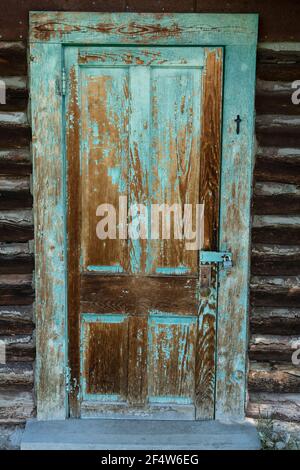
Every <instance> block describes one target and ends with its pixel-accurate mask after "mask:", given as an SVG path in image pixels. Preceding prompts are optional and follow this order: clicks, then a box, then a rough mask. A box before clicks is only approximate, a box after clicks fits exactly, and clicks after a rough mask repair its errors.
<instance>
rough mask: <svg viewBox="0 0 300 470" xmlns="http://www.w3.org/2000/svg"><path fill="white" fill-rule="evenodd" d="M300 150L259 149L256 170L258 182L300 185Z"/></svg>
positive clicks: (255, 175) (255, 174)
mask: <svg viewBox="0 0 300 470" xmlns="http://www.w3.org/2000/svg"><path fill="white" fill-rule="evenodd" d="M299 156H300V150H299V149H295V148H290V149H289V148H286V149H285V148H276V147H268V148H265V147H262V148H259V149H258V152H257V156H256V163H255V168H254V177H255V180H256V181H275V182H278V183H287V184H300V158H299Z"/></svg>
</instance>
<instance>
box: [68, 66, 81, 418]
mask: <svg viewBox="0 0 300 470" xmlns="http://www.w3.org/2000/svg"><path fill="white" fill-rule="evenodd" d="M77 74H78V71H77V68H76V67H75V66H73V67H72V69H71V70H70V76H69V77H68V80H69V94H68V96H67V102H66V109H67V116H66V124H67V125H66V158H67V168H68V188H67V221H66V223H67V228H66V229H67V233H68V245H67V250H68V265H67V269H68V281H67V289H68V339H69V344H68V364H69V367H70V374H71V383H72V384H74V385H75V386H74V389H73V387H72V388H71V390H70V392H69V409H70V415H71V417H72V416H73V417H79V409H78V400H77V394H78V387H79V383H80V358H79V354H80V353H79V347H80V343H79V335H80V333H79V321H80V319H79V311H80V310H79V300H80V299H79V295H80V274H79V269H80V268H79V263H80V233H81V178H80V176H79V174H80V170H79V168H80V140H79V112H80V111H79V103H78V88H77V80H78V77H77Z"/></svg>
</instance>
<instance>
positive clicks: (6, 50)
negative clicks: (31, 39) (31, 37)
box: [0, 41, 27, 77]
mask: <svg viewBox="0 0 300 470" xmlns="http://www.w3.org/2000/svg"><path fill="white" fill-rule="evenodd" d="M26 73H27V58H26V47H25V44H24V43H22V42H2V41H1V42H0V77H14V76H17V77H18V76H24V75H26Z"/></svg>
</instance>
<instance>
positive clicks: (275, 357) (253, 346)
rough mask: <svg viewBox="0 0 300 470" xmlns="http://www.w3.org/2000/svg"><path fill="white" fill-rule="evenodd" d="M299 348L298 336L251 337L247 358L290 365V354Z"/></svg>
mask: <svg viewBox="0 0 300 470" xmlns="http://www.w3.org/2000/svg"><path fill="white" fill-rule="evenodd" d="M299 347H300V337H299V336H281V335H252V337H251V339H250V349H249V357H250V359H251V360H254V361H262V362H265V361H275V362H276V363H279V362H287V363H289V364H291V359H292V354H293V353H294V352H295V351H297V349H299Z"/></svg>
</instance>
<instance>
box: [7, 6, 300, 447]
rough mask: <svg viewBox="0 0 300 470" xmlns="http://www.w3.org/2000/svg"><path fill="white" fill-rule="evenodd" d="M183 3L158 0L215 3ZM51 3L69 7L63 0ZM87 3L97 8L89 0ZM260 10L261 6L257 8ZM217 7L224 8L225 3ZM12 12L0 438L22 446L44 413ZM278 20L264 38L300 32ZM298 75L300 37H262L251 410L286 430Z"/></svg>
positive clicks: (299, 200) (292, 421) (298, 198)
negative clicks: (39, 410)
mask: <svg viewBox="0 0 300 470" xmlns="http://www.w3.org/2000/svg"><path fill="white" fill-rule="evenodd" d="M22 3H24V2H22ZM25 3H26V2H25ZM28 3H30V2H28ZM31 3H32V4H34V1H33V2H31ZM39 3H40V4H42V3H43V2H39ZM44 3H47V2H44ZM54 3H55V2H54ZM59 3H60V5H61V4H62V3H63V4H64V3H66V5H65V9H66V10H68V9H70V8H68V5H67V3H68V2H61V1H60V2H59ZM83 3H87V2H83ZM97 3H98V2H97ZM108 3H110V4H111V8H109V9H111V10H115V11H117V10H118V9H119V11H120V10H124V9H126V6H127V11H128V9H130V11H132V10H138V4H139V2H134V1H133V0H132V1H131V2H128V3H127V5H125V2H120V5H119V6H118V5H117V4H118V1H115V2H114V1H111V2H108ZM176 3H177V2H175V1H174V2H172V1H169V2H157V5H158V7H157V8H158V10H159V9H160V10H159V11H162V9H163V8H164V9H165V11H184V10H185V11H195V10H196V9H198V11H212V10H209V8H208V7H207V8H205V6H204V7H203V8H202V6H201V5H203V4H205V2H187V3H186V9H184V8H182V6H181V7H180V6H178V5H177V6H176V5H175V4H176ZM210 3H211V4H212V3H214V4H215V5H217V2H210ZM221 3H222V5H224V2H219V4H221ZM236 3H237V2H226V5H229V6H230V8H231V10H230V12H240V11H244V10H243V9H241V8H238V7H237V5H236ZM247 3H248V4H249V5H250V4H252V3H255V2H247ZM256 3H258V2H256ZM261 3H267V2H261ZM274 3H276V5H277V4H278V2H274ZM144 4H145V5H146V4H147V2H144ZM207 4H208V2H206V5H207ZM162 5H164V6H162ZM34 8H35V6H34V5H33V6H30V8H29V9H34ZM201 8H202V9H201ZM226 8H227V7H226ZM249 8H250V7H249ZM41 9H47V7H45V8H41ZM51 9H61V8H59V7H57V8H55V5H54V6H53V8H51ZM81 9H82V10H89V9H90V8H88V7H87V6H86V5H84V6H83V7H82V8H81ZM106 9H107V8H106ZM146 9H147V8H144V10H145V11H146ZM21 10H22V9H21ZM21 10H20V12H21V13H22V15H23V14H24V15H25V13H24V12H23V10H22V11H21ZM27 10H28V8H27ZM77 10H80V8H77ZM99 10H100V9H99V8H98V11H99ZM104 10H105V8H104ZM150 10H151V8H150V7H149V9H148V11H150ZM257 10H259V8H257V9H256V8H254V7H253V8H252V10H251V9H250V10H249V11H257ZM275 10H276V11H277V9H276V8H275ZM151 11H153V9H152V10H151ZM214 11H219V12H220V11H223V10H222V8H217V7H216V6H215V10H214ZM226 11H227V10H226ZM11 15H12V13H11V11H10V16H9V18H10V19H9V21H10V22H11V23H10V24H11V25H13V24H14V22H15V24H16V29H15V31H14V32H12V27H13V26H12V27H11V28H10V29H9V28H6V30H4V34H3V35H2V37H3V39H5V41H4V42H1V43H0V79H2V80H5V82H6V84H7V88H8V90H7V104H6V105H1V108H0V340H5V341H6V343H7V344H8V347H7V364H5V365H1V366H0V447H1V446H2V447H9V448H13V447H18V443H19V441H20V436H21V430H22V426H23V425H24V423H25V421H26V419H28V418H30V417H33V416H34V415H35V405H34V392H33V390H34V379H33V371H34V358H35V341H34V318H33V302H34V290H33V286H32V278H33V261H34V260H33V253H32V249H31V246H32V243H31V240H32V238H33V220H32V196H31V192H30V177H31V159H30V127H29V124H28V117H27V104H28V88H27V66H26V64H27V57H26V42H25V41H24V42H19V41H17V40H19V39H22V40H24V37H23V36H24V34H25V33H24V31H25V32H26V28H25V26H24V24H22V25H20V24H19V23H18V21H17V19H16V17H15V18H14V19H11ZM295 16H297V15H295ZM24 18H25V16H24ZM24 18H23V17H22V20H20V21H24ZM283 18H285V16H284V15H283ZM298 18H299V15H298ZM290 21H293V20H290ZM297 21H298V20H297ZM17 23H18V24H17ZM269 24H271V26H268V25H269ZM278 24H279V16H278V15H277V16H276V15H275V16H274V18H273V19H272V20H271V16H265V17H263V18H262V25H261V28H260V38H261V41H263V40H265V39H268V40H285V41H289V40H295V39H296V33H297V31H298V30H297V28H294V27H293V26H292V25H291V24H290V25H287V24H286V23H285V25H286V29H284V28H283V27H282V28H281V27H278ZM297 24H299V22H298V23H297ZM274 25H276V28H275V26H274ZM0 26H1V25H0ZM267 26H268V27H267ZM293 28H294V29H293ZM0 29H1V28H0ZM298 29H299V28H298ZM275 31H277V33H276V32H275ZM20 36H22V37H21V38H20ZM298 40H300V38H298ZM15 41H17V42H15ZM294 80H300V45H299V44H298V47H297V44H294V45H293V44H290V45H288V44H287V43H276V44H274V45H273V46H272V47H271V48H270V47H269V46H268V47H267V45H266V44H264V43H262V42H261V43H260V47H259V49H258V61H257V98H256V111H257V129H256V136H257V155H256V163H255V169H254V181H253V225H252V240H253V245H252V266H251V271H252V278H251V298H250V302H251V312H250V325H249V328H250V338H249V382H248V389H249V400H248V408H247V414H248V416H250V417H253V418H255V419H260V418H273V419H275V420H276V423H277V426H279V427H280V429H282V428H284V427H285V426H286V428H287V429H290V428H291V427H292V428H293V430H295V427H296V430H298V431H299V429H300V367H299V366H298V367H297V366H294V365H293V364H292V361H291V355H292V353H293V352H294V351H295V350H296V349H298V348H300V287H299V286H300V284H299V279H300V190H299V184H300V132H299V122H300V105H298V106H296V105H293V104H292V102H291V93H292V91H293V90H292V89H291V84H292V82H293V81H294ZM297 426H298V427H297ZM299 435H300V433H299Z"/></svg>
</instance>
